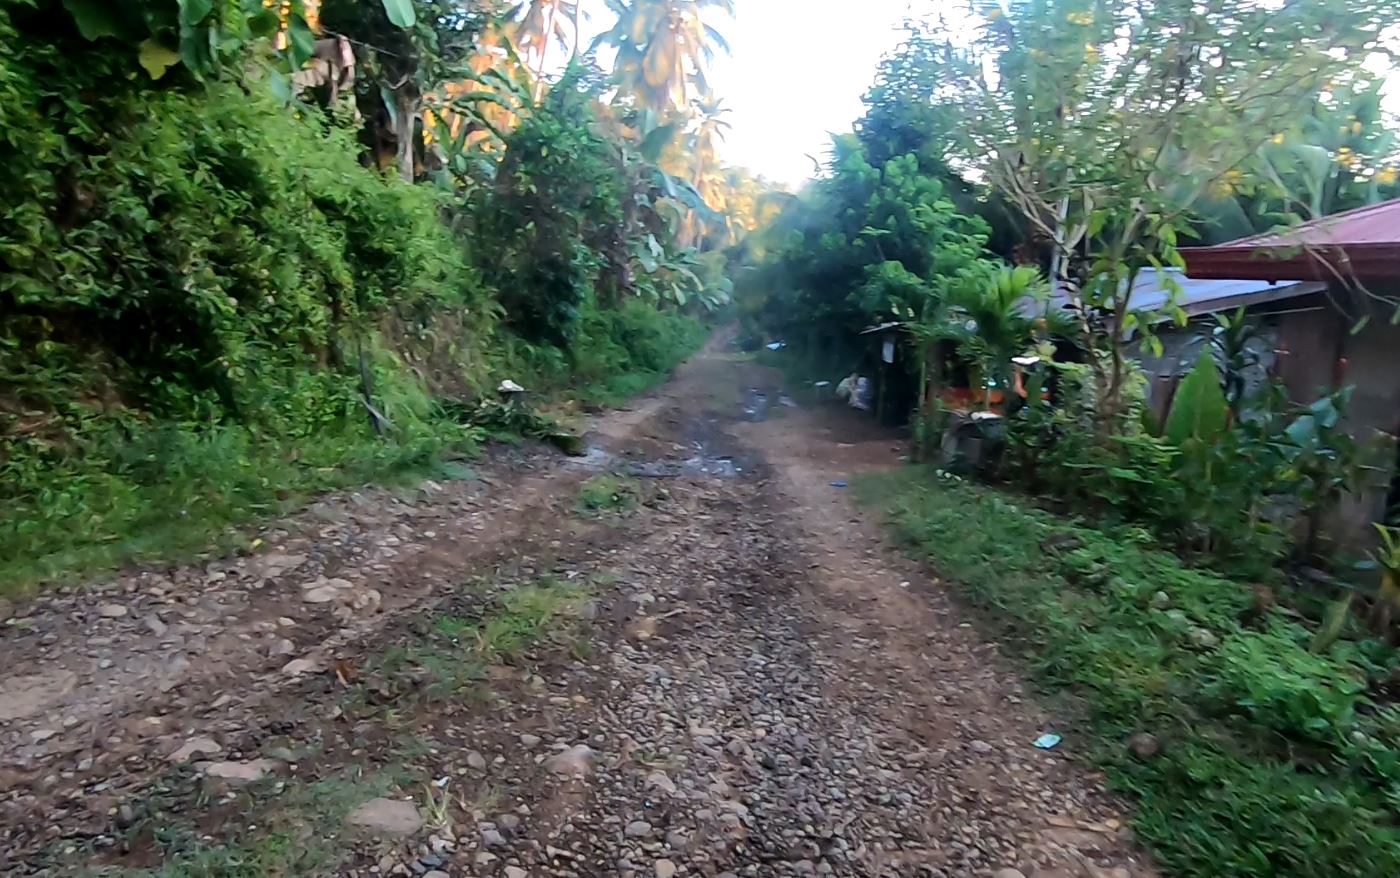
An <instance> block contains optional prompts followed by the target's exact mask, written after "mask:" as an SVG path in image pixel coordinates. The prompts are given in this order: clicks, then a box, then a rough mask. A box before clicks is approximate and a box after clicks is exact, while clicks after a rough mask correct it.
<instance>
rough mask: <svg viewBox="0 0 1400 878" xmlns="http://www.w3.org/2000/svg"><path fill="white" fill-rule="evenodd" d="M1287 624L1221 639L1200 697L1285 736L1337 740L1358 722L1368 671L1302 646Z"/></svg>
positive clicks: (1336, 741)
mask: <svg viewBox="0 0 1400 878" xmlns="http://www.w3.org/2000/svg"><path fill="white" fill-rule="evenodd" d="M1288 627H1291V626H1286V625H1283V624H1279V625H1278V626H1276V627H1275V629H1274V630H1272V631H1270V632H1269V633H1268V635H1269V636H1249V637H1237V638H1232V639H1230V640H1227V641H1226V642H1225V643H1224V644H1222V645H1221V647H1220V651H1219V653H1218V654H1217V655H1216V656H1215V661H1214V664H1215V672H1214V676H1213V678H1211V679H1209V680H1207V681H1206V684H1205V686H1204V687H1203V689H1202V696H1203V697H1204V698H1205V699H1207V700H1208V701H1209V702H1212V704H1213V707H1214V709H1216V710H1222V711H1224V712H1227V713H1241V714H1243V715H1244V716H1246V717H1247V718H1248V719H1249V721H1250V722H1252V723H1257V724H1258V725H1260V726H1262V727H1264V728H1266V729H1269V730H1271V731H1274V732H1277V733H1279V734H1280V735H1283V736H1285V737H1288V738H1291V739H1294V740H1299V741H1313V742H1316V743H1320V744H1328V745H1334V746H1335V745H1338V744H1339V743H1341V742H1344V741H1345V740H1346V736H1347V734H1348V733H1349V732H1350V731H1351V729H1352V727H1353V725H1354V722H1355V719H1356V709H1357V706H1358V696H1359V695H1360V694H1361V693H1362V692H1364V691H1365V689H1366V680H1365V675H1364V674H1362V673H1359V672H1357V671H1355V670H1351V669H1348V668H1346V667H1345V666H1341V665H1338V663H1337V662H1336V661H1335V660H1333V659H1331V658H1329V657H1325V656H1317V655H1312V654H1311V653H1309V652H1307V651H1306V650H1304V649H1300V648H1299V645H1298V644H1297V643H1294V642H1291V639H1289V638H1287V634H1288V631H1287V628H1288Z"/></svg>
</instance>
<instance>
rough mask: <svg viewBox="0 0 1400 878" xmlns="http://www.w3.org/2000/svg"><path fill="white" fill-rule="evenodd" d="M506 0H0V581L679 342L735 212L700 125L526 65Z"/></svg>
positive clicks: (127, 552)
mask: <svg viewBox="0 0 1400 878" xmlns="http://www.w3.org/2000/svg"><path fill="white" fill-rule="evenodd" d="M561 10H562V7H561V9H559V10H554V12H552V13H551V14H550V16H548V20H549V21H550V22H551V23H552V24H551V26H552V27H554V28H555V29H556V30H558V29H560V28H565V27H566V26H568V16H567V15H566V16H565V17H564V19H563V20H560V18H559V14H560V12H561ZM563 11H564V12H567V10H563ZM518 15H526V11H525V10H522V9H520V8H518V7H515V6H510V5H507V4H500V5H499V8H497V6H496V5H494V4H490V3H487V4H463V3H454V2H451V0H412V2H409V0H394V2H392V3H389V2H386V3H383V4H380V3H342V2H339V0H326V2H323V3H321V2H312V0H294V2H291V3H287V4H283V5H282V6H281V7H280V11H279V12H274V11H271V10H269V9H267V8H266V6H265V4H264V3H262V2H261V0H236V2H230V3H220V4H213V3H184V2H181V3H175V2H174V0H121V2H118V3H111V4H92V3H67V2H62V0H0V41H3V42H4V43H5V45H6V46H7V47H12V49H13V51H8V52H7V53H6V55H5V57H4V58H3V59H0V123H3V133H0V140H3V141H4V143H5V145H6V146H7V147H8V151H7V154H10V155H12V156H13V160H11V161H7V162H5V163H4V166H3V167H0V196H3V203H4V207H3V208H0V503H3V504H4V505H5V507H6V512H7V515H6V516H4V520H3V522H0V559H3V560H0V591H8V590H21V591H23V590H27V589H31V588H34V587H36V586H38V585H40V584H42V583H44V582H47V581H50V580H52V579H55V578H61V577H80V576H83V575H85V574H87V573H90V572H93V571H97V570H103V569H107V568H110V567H112V566H114V565H119V564H122V563H125V562H128V561H133V560H143V559H145V560H152V559H162V560H174V559H177V558H180V557H184V556H188V555H189V554H192V553H197V552H201V551H210V550H212V551H226V550H228V549H231V548H237V547H239V545H240V542H241V540H240V538H239V537H238V535H237V534H236V532H235V528H236V527H237V526H239V525H241V524H244V523H247V522H250V521H252V520H255V519H257V518H259V517H262V516H265V515H268V514H273V513H280V512H285V511H287V510H289V509H291V508H294V507H295V506H296V505H298V504H299V503H301V502H304V501H305V499H306V498H307V497H309V496H311V495H313V494H315V493H317V492H320V491H325V490H328V489H334V488H342V487H350V486H357V485H362V484H365V483H366V482H369V481H379V480H393V479H395V478H398V477H401V476H406V475H408V474H413V473H427V472H432V471H433V470H434V468H435V467H438V466H440V465H442V464H443V463H444V462H449V463H450V462H451V461H452V460H453V459H454V458H461V457H464V456H470V455H471V454H473V453H474V451H475V450H476V449H477V448H478V447H479V445H480V443H481V442H482V440H483V439H485V438H489V437H495V436H499V435H500V433H501V427H502V425H501V422H500V419H495V420H493V419H492V417H491V416H492V415H494V414H495V413H496V412H495V409H493V408H491V406H489V405H483V403H491V402H493V396H494V389H495V386H496V384H497V383H498V382H499V381H501V380H503V379H511V380H513V381H515V382H517V383H519V384H523V385H525V386H526V387H528V388H529V389H530V390H531V391H532V392H533V394H534V396H533V397H532V398H533V399H540V398H541V397H543V398H545V399H549V398H551V397H569V398H573V399H578V400H580V401H582V402H596V403H616V402H619V401H621V400H622V399H625V398H626V397H627V396H628V395H630V394H633V393H636V392H639V391H641V390H643V389H645V388H647V387H649V386H651V385H653V384H655V383H657V382H659V381H661V380H662V379H664V377H665V376H666V375H668V374H669V373H670V371H671V370H672V369H673V368H674V367H675V366H676V364H677V363H678V362H679V361H680V360H682V359H683V358H684V357H685V356H687V355H688V354H689V353H690V352H692V351H694V350H695V349H696V348H697V347H698V346H699V344H700V343H701V342H702V340H703V337H704V335H705V332H706V329H705V325H704V317H705V315H706V314H708V313H709V312H710V310H712V309H714V308H717V307H720V306H722V305H723V304H724V302H725V301H726V300H727V298H728V281H727V279H726V277H725V273H726V257H725V254H724V252H723V248H724V247H726V246H728V245H730V244H732V243H733V242H734V241H735V240H737V236H738V235H741V234H742V233H743V231H744V230H745V228H746V227H747V226H748V225H750V223H748V221H747V220H746V219H744V218H743V217H740V216H738V215H737V214H735V212H734V210H733V209H731V208H727V207H723V205H722V202H723V200H724V198H725V197H727V195H728V194H729V190H728V189H727V188H725V187H720V188H718V189H716V188H714V187H711V193H710V198H709V201H707V200H706V199H705V198H704V197H702V196H701V195H700V194H699V192H698V190H696V188H695V186H694V185H692V184H691V183H689V182H687V180H689V179H692V171H693V172H694V174H693V178H694V179H701V178H704V179H710V178H712V177H715V175H717V174H720V175H721V176H722V174H721V170H722V169H720V168H719V167H718V166H717V165H716V164H715V162H716V161H717V160H716V159H715V156H714V155H713V142H712V141H713V138H714V136H715V135H714V134H713V125H712V124H710V123H702V122H700V121H697V122H696V125H697V126H701V125H702V124H706V125H709V127H708V128H706V129H705V130H707V131H710V132H711V133H710V134H709V135H706V136H707V137H709V138H710V140H709V141H707V142H709V143H710V146H709V148H708V149H709V152H708V154H707V155H706V156H705V157H704V158H703V161H702V165H703V166H697V167H696V168H694V169H692V168H690V167H688V166H687V161H688V159H687V156H686V155H685V154H684V153H683V151H682V149H681V143H682V141H683V140H684V139H685V138H687V137H689V134H688V133H687V130H686V129H687V127H688V126H689V124H690V116H689V113H690V108H689V107H688V106H685V105H680V106H671V105H669V104H668V105H666V106H664V107H654V108H653V107H648V108H647V109H646V110H645V111H644V112H643V111H639V110H638V109H637V108H636V107H635V106H633V104H632V103H631V102H630V99H629V98H628V97H627V92H626V91H625V90H624V91H623V92H620V93H618V99H619V101H621V103H619V104H616V105H613V106H609V105H606V104H604V103H603V102H602V101H601V96H602V95H603V94H604V92H605V91H606V90H608V89H609V88H610V86H611V84H612V83H613V81H614V80H613V78H612V77H611V76H610V75H608V74H606V73H604V72H603V71H600V70H598V69H596V68H595V67H593V66H591V65H590V64H588V63H585V62H584V61H582V60H579V61H577V63H574V64H572V65H570V67H569V69H568V71H567V72H566V73H565V74H563V75H562V76H561V77H559V78H558V79H557V81H554V82H544V81H541V80H539V79H538V78H537V77H536V76H535V75H532V73H531V69H530V68H531V66H534V67H535V69H536V70H538V69H542V67H540V66H538V65H527V64H525V63H523V60H522V58H521V57H520V55H518V54H517V53H516V51H515V49H514V47H513V45H512V43H511V42H510V39H509V34H511V33H516V31H515V27H516V25H518V24H519V25H521V26H522V27H524V31H523V32H522V33H520V37H521V41H522V45H523V46H524V48H525V49H526V50H527V55H528V56H530V57H532V58H533V57H534V55H535V54H537V53H538V54H539V55H541V56H542V53H543V52H544V50H545V48H546V45H547V43H548V40H540V39H539V38H538V34H537V35H536V36H535V37H534V38H531V37H530V33H531V31H530V28H537V27H538V26H539V24H540V20H539V16H538V15H537V14H535V13H534V12H531V13H529V15H528V16H527V18H526V20H525V21H523V22H521V21H517V20H516V16H518ZM531 16H532V17H531ZM573 24H574V25H576V21H575V22H573ZM339 34H343V35H345V37H346V40H348V41H342V40H341V38H340V37H339V36H336V35H339ZM210 47H215V48H214V49H213V50H211V49H210ZM347 59H348V60H347ZM349 61H353V62H354V63H353V64H352V63H349ZM677 70H678V72H677V74H676V75H679V76H682V77H686V76H694V75H697V72H696V71H693V70H690V69H689V68H687V67H686V66H685V65H684V64H682V65H681V67H680V68H678V69H677ZM696 130H697V131H699V127H697V129H696ZM381 167H382V168H394V169H396V170H397V171H398V173H397V174H386V173H382V172H381V171H380V170H379V168H381ZM741 176H742V175H741ZM726 179H727V178H726ZM710 202H714V203H716V204H721V208H716V207H712V206H711V203H710ZM701 247H703V248H704V249H703V251H702V250H701V249H698V248H701ZM475 415H482V416H483V418H482V419H481V420H480V421H477V420H474V419H473V416H475ZM529 426H530V427H531V429H529V430H527V431H526V432H527V433H529V434H530V435H539V434H543V433H549V432H550V431H549V430H546V429H544V428H543V427H541V426H540V425H539V423H538V421H537V420H531V421H530V422H529Z"/></svg>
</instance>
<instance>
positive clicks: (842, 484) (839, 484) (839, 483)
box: [831, 479, 846, 488]
mask: <svg viewBox="0 0 1400 878" xmlns="http://www.w3.org/2000/svg"><path fill="white" fill-rule="evenodd" d="M831 487H833V488H844V487H846V483H845V482H843V481H841V480H840V479H837V480H836V481H834V482H832V483H831Z"/></svg>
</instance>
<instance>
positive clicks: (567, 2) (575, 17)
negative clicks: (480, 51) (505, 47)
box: [515, 0, 580, 97]
mask: <svg viewBox="0 0 1400 878" xmlns="http://www.w3.org/2000/svg"><path fill="white" fill-rule="evenodd" d="M518 9H519V10H522V11H523V12H524V15H523V16H522V17H521V18H520V19H519V20H518V21H517V23H516V27H515V34H516V40H517V43H518V45H519V47H520V49H521V50H522V51H523V52H525V53H526V54H527V55H530V56H533V57H534V61H535V68H534V73H535V82H536V87H537V88H539V87H540V84H542V83H543V82H544V69H545V60H546V58H547V57H548V56H549V46H550V43H551V42H554V43H558V44H559V46H560V47H561V48H564V49H568V48H571V47H572V48H574V49H575V50H576V49H577V48H578V40H579V32H578V26H579V15H580V12H579V4H578V2H577V0H528V2H527V3H522V4H521V5H520V7H518ZM516 14H517V15H518V14H520V13H519V12H517V13H516ZM537 97H538V95H537Z"/></svg>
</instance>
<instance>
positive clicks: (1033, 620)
mask: <svg viewBox="0 0 1400 878" xmlns="http://www.w3.org/2000/svg"><path fill="white" fill-rule="evenodd" d="M862 487H863V490H862V494H863V496H865V497H866V498H867V499H868V500H870V501H873V502H880V503H881V504H883V505H887V507H888V509H889V512H890V517H891V521H892V524H893V526H894V527H895V529H896V531H897V533H898V534H899V535H900V536H901V537H902V538H903V540H904V541H905V542H906V543H907V545H908V546H909V547H910V548H911V549H912V550H913V551H915V552H916V553H917V554H918V555H919V556H921V557H923V558H926V559H927V560H929V561H930V562H931V563H932V564H933V565H934V566H935V567H936V569H937V570H938V572H939V573H940V574H942V575H945V576H947V577H949V578H951V579H953V580H955V581H956V582H957V584H958V587H959V589H960V591H961V592H962V594H963V595H965V596H966V597H967V598H968V599H969V600H970V602H971V603H973V604H975V605H976V606H977V607H980V608H983V609H986V610H990V611H993V612H990V613H988V614H987V616H985V617H984V620H985V622H986V624H988V625H989V626H992V627H994V628H996V629H999V631H1000V632H1002V633H1009V634H1010V635H1012V640H1011V642H1012V643H1013V644H1015V645H1016V646H1017V648H1018V649H1020V650H1021V651H1022V652H1024V654H1025V656H1026V658H1027V659H1028V660H1029V661H1030V662H1031V663H1032V665H1033V666H1034V667H1035V669H1036V671H1037V672H1038V674H1039V676H1040V678H1041V679H1042V680H1044V681H1045V682H1046V683H1048V684H1050V685H1052V686H1055V687H1068V688H1069V689H1070V690H1071V691H1072V692H1073V693H1074V694H1075V695H1076V696H1077V698H1078V701H1079V703H1081V704H1082V705H1083V706H1084V708H1085V709H1086V711H1087V715H1086V719H1087V721H1088V728H1086V729H1085V730H1084V731H1086V732H1092V734H1090V735H1086V736H1085V737H1084V738H1077V737H1076V736H1075V735H1072V734H1071V735H1069V736H1067V738H1068V741H1069V745H1070V746H1071V748H1075V747H1076V744H1077V742H1078V741H1080V740H1085V741H1088V742H1090V743H1087V744H1085V745H1084V746H1085V750H1086V751H1087V752H1088V754H1089V755H1092V756H1093V757H1094V758H1095V759H1097V760H1099V761H1100V762H1102V764H1104V765H1105V766H1106V767H1107V768H1108V770H1109V772H1110V778H1111V779H1112V781H1113V782H1114V784H1115V785H1116V786H1118V787H1119V788H1120V789H1123V790H1126V791H1131V792H1132V793H1134V794H1135V795H1136V796H1137V797H1139V800H1140V806H1139V810H1138V814H1137V817H1136V824H1135V829H1136V832H1137V834H1138V836H1139V837H1140V838H1142V839H1143V840H1144V841H1146V842H1147V843H1148V844H1149V845H1150V846H1151V847H1152V848H1153V850H1154V852H1155V853H1156V855H1157V856H1158V858H1159V859H1160V860H1161V862H1162V864H1163V865H1164V866H1165V867H1166V868H1167V869H1169V870H1170V871H1172V873H1173V874H1179V875H1183V876H1202V878H1204V876H1212V878H1218V876H1259V875H1354V876H1376V878H1380V876H1384V875H1393V874H1395V873H1396V870H1397V869H1400V823H1397V820H1396V816H1395V815H1396V813H1397V811H1396V806H1397V804H1400V770H1398V769H1397V765H1400V744H1397V741H1400V738H1397V736H1396V731H1397V721H1398V720H1400V708H1397V705H1396V704H1395V703H1394V701H1393V698H1394V694H1393V692H1394V690H1393V689H1392V688H1391V687H1392V686H1393V684H1394V680H1395V676H1394V675H1395V673H1396V665H1397V656H1396V654H1395V652H1394V651H1393V650H1392V649H1390V648H1388V647H1386V646H1384V645H1383V644H1381V643H1379V642H1377V641H1374V640H1367V639H1365V638H1364V633H1363V632H1360V631H1354V630H1353V631H1350V632H1349V633H1350V634H1351V635H1353V636H1354V637H1355V638H1356V639H1343V640H1341V641H1339V642H1337V643H1336V644H1335V645H1333V646H1331V647H1330V648H1328V649H1327V650H1325V651H1320V652H1313V651H1310V648H1309V647H1310V645H1311V644H1312V643H1313V640H1314V638H1313V632H1312V631H1310V630H1308V629H1307V628H1305V627H1304V626H1303V625H1302V624H1300V622H1299V621H1298V619H1297V618H1296V616H1293V615H1290V614H1288V613H1286V612H1284V611H1283V610H1280V609H1276V608H1273V607H1271V606H1268V605H1261V604H1260V603H1259V601H1258V597H1257V592H1255V591H1254V590H1253V589H1251V588H1250V587H1249V586H1247V585H1244V584H1242V583H1239V582H1236V581H1232V580H1228V579H1224V578H1221V577H1220V576H1218V575H1215V574H1213V573H1210V572H1208V571H1204V570H1198V569H1191V568H1187V567H1184V566H1183V565H1182V564H1181V562H1180V561H1179V560H1178V559H1177V558H1176V557H1175V556H1173V555H1171V554H1168V553H1166V552H1161V551H1157V550H1153V549H1151V548H1148V547H1147V546H1146V545H1145V544H1149V543H1151V542H1152V540H1151V538H1150V537H1148V536H1147V535H1146V534H1144V533H1142V532H1140V531H1136V532H1135V531H1133V530H1129V529H1119V530H1116V531H1100V530H1097V529H1094V528H1090V527H1084V526H1080V525H1075V524H1072V523H1069V522H1066V521H1063V520H1060V519H1057V518H1056V517H1054V516H1053V515H1051V514H1049V513H1046V512H1042V511H1038V510H1033V509H1028V508H1023V507H1021V506H1019V505H1017V504H1015V503H1014V502H1011V501H1009V500H1008V499H1006V498H1005V496H1004V495H1001V494H999V493H997V492H996V491H993V490H989V489H982V488H976V487H971V486H968V485H965V484H962V483H960V482H957V481H954V480H951V479H949V478H948V477H946V476H945V477H943V478H939V477H938V476H937V475H936V474H935V473H934V472H932V471H928V472H923V473H920V477H917V478H911V477H910V474H909V473H899V474H896V475H892V476H888V477H883V478H881V479H880V480H878V482H876V483H873V484H869V485H866V486H862ZM1143 732H1146V733H1149V734H1151V735H1153V736H1154V737H1155V739H1156V741H1157V743H1158V745H1159V748H1160V752H1159V753H1158V754H1157V755H1155V756H1149V757H1147V758H1142V757H1139V756H1135V755H1133V753H1132V752H1131V751H1130V750H1129V748H1128V747H1127V746H1126V745H1127V741H1128V739H1129V738H1130V737H1131V736H1133V735H1135V734H1138V733H1143ZM1095 740H1099V741H1102V743H1101V744H1095V743H1092V742H1093V741H1095Z"/></svg>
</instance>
